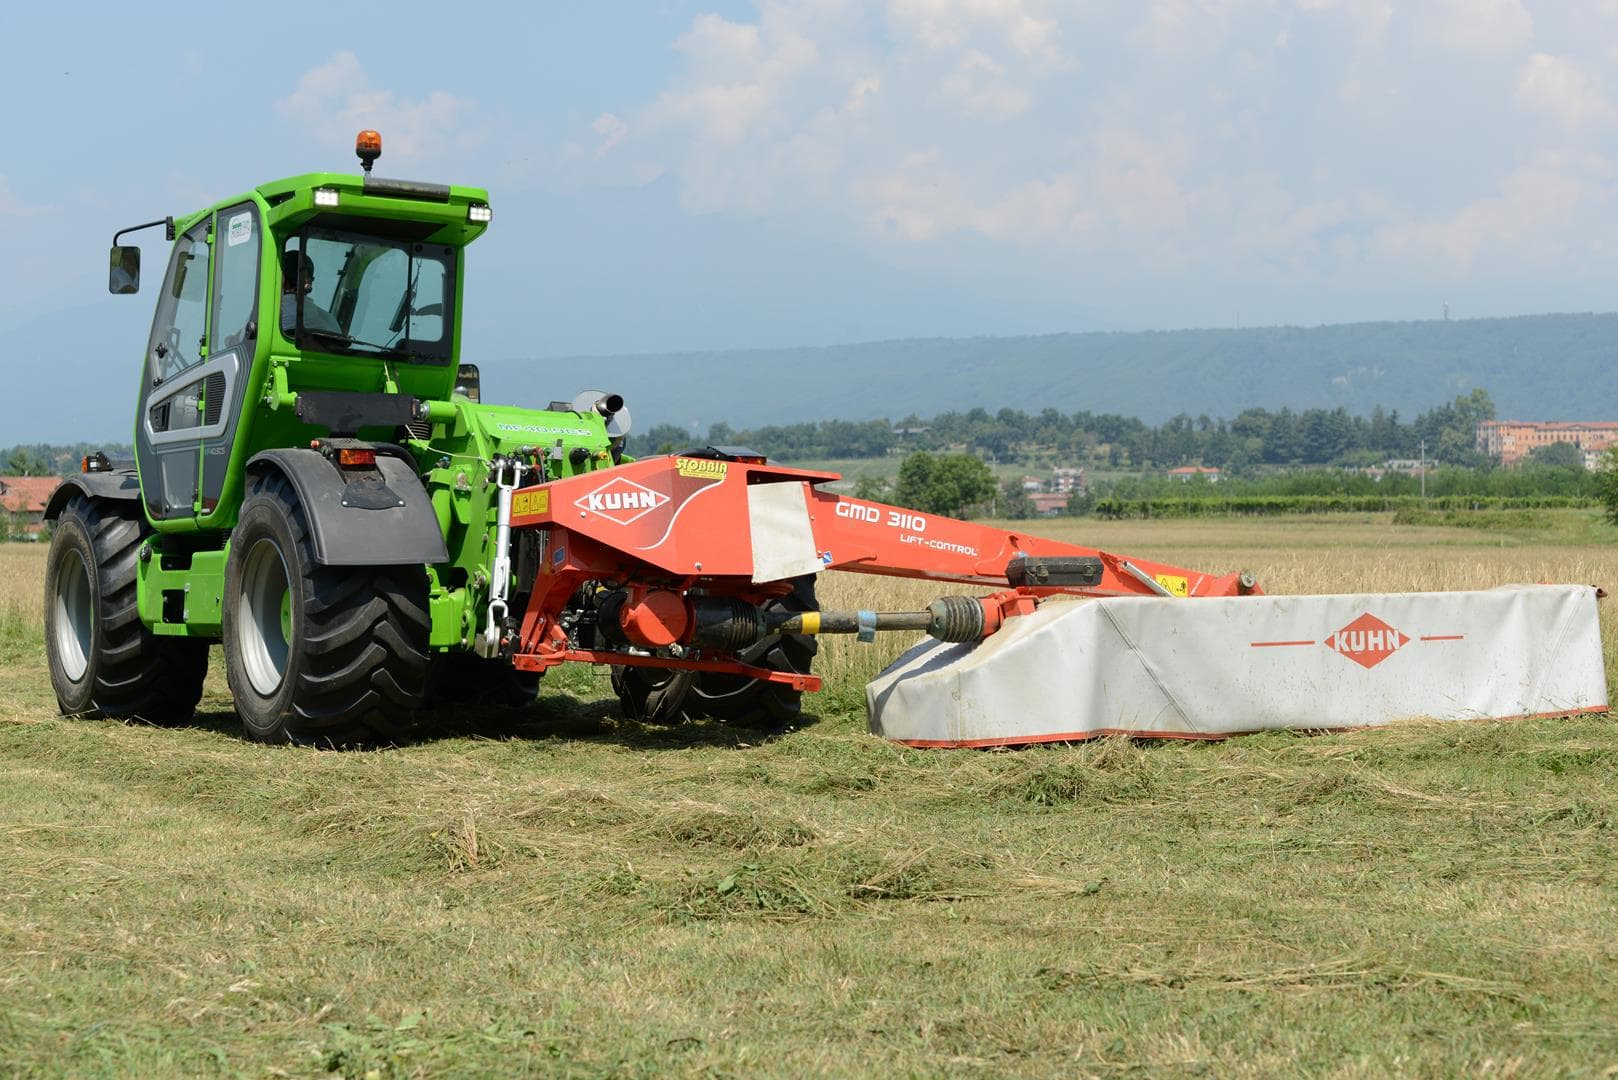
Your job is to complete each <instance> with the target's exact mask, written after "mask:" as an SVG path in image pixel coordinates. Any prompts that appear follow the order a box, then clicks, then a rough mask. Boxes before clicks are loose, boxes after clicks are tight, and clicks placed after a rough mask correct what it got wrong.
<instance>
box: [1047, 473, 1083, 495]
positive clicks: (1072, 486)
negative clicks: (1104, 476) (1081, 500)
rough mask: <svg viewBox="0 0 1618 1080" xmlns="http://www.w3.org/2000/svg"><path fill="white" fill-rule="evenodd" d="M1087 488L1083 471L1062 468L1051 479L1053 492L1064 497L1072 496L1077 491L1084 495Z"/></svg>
mask: <svg viewBox="0 0 1618 1080" xmlns="http://www.w3.org/2000/svg"><path fill="white" fill-rule="evenodd" d="M1086 487H1087V485H1086V484H1085V481H1084V470H1083V469H1071V468H1061V469H1057V470H1056V472H1055V473H1054V474H1053V475H1052V477H1051V490H1052V491H1059V492H1062V493H1063V494H1064V495H1071V494H1072V493H1073V492H1075V491H1077V492H1080V493H1082V492H1084V491H1085V489H1086Z"/></svg>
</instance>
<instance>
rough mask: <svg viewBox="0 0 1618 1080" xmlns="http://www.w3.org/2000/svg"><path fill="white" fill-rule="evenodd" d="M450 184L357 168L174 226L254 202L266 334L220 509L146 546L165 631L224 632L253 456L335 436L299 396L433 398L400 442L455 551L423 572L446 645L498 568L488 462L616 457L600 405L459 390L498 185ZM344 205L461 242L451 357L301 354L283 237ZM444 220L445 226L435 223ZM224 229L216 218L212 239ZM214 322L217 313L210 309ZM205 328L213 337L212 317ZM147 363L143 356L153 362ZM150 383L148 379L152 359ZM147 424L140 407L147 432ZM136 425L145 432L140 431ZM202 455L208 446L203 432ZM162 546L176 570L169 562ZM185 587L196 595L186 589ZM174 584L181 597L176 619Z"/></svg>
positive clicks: (153, 613)
mask: <svg viewBox="0 0 1618 1080" xmlns="http://www.w3.org/2000/svg"><path fill="white" fill-rule="evenodd" d="M318 189H326V190H328V191H335V192H336V193H337V199H338V206H337V208H336V210H335V211H334V210H333V208H331V207H327V206H317V205H316V204H315V192H316V191H317V190H318ZM447 190H448V195H447V199H444V200H441V201H428V200H423V199H412V198H401V197H394V196H391V195H381V194H376V193H368V192H367V191H366V188H365V182H364V179H363V178H362V177H359V176H353V175H347V174H339V173H308V174H305V175H302V176H294V177H289V178H287V179H284V180H277V181H274V182H273V183H269V184H263V185H260V186H259V187H257V188H255V189H253V190H252V191H249V192H247V193H245V194H241V195H236V196H233V197H232V198H229V199H224V200H221V201H220V202H218V203H216V204H214V205H213V206H210V207H208V208H207V209H204V210H201V211H198V212H196V213H194V214H191V215H189V216H187V217H183V218H177V219H176V220H175V232H176V235H180V236H183V235H184V234H185V233H186V231H187V230H189V229H191V228H192V227H194V226H195V225H196V224H197V223H198V222H200V221H203V220H205V219H209V217H210V215H218V214H219V213H220V212H221V211H223V210H226V209H229V208H234V207H238V206H240V205H241V204H242V203H248V202H250V203H252V204H253V206H254V207H256V208H257V211H258V214H259V215H260V221H261V224H262V229H261V233H260V238H261V239H260V245H259V249H260V250H259V262H260V265H259V275H258V282H259V284H258V307H257V311H258V317H257V322H258V325H259V327H260V329H259V332H258V334H257V336H256V341H255V344H254V348H253V354H252V359H251V364H250V366H249V365H246V364H244V369H245V370H246V375H245V379H246V385H245V392H244V395H243V397H242V402H243V405H242V413H241V417H240V420H239V423H238V427H237V429H236V433H235V438H234V440H233V442H232V443H231V444H230V446H229V466H228V471H227V472H226V478H225V483H224V487H223V490H222V491H221V493H220V496H219V498H218V501H217V502H216V503H215V504H214V505H213V506H211V507H206V508H205V507H203V506H201V505H197V506H195V511H196V513H195V514H194V515H193V516H189V517H181V518H170V519H151V524H152V526H153V528H154V529H155V530H156V531H157V535H155V536H153V537H152V538H151V540H150V541H149V543H150V546H151V549H152V557H151V558H150V559H148V560H146V561H144V562H142V563H141V566H140V572H139V590H140V596H139V611H140V617H141V620H142V621H143V622H145V623H146V624H147V625H148V626H151V627H152V628H153V629H154V630H155V631H156V632H157V633H161V634H184V635H192V636H200V637H209V638H216V637H218V636H219V634H220V622H221V607H222V604H223V602H224V596H223V593H224V567H225V562H226V559H227V558H228V552H229V531H230V529H232V528H233V527H234V526H235V524H236V519H237V515H238V514H239V512H240V509H241V501H242V498H243V492H244V487H245V476H246V464H247V462H248V460H249V459H250V458H252V456H253V455H255V454H257V453H259V452H260V451H263V450H267V449H273V448H280V447H301V446H308V445H309V444H310V441H311V440H313V439H317V438H320V437H322V436H323V435H325V434H326V432H325V431H324V430H323V429H321V428H317V427H312V426H310V425H308V424H305V423H303V422H302V421H300V420H299V419H298V417H297V414H296V410H295V405H296V401H297V395H298V394H299V393H301V392H304V391H314V390H320V391H349V392H360V393H397V394H404V395H407V396H409V397H413V398H416V399H418V400H419V401H420V402H422V403H423V404H424V406H425V407H426V411H427V417H428V420H429V421H430V423H431V434H430V435H429V436H428V437H427V438H425V439H418V438H414V437H411V438H407V439H404V440H402V445H404V446H405V448H406V449H407V450H409V451H410V453H411V454H412V455H413V456H414V457H415V459H416V461H417V465H418V471H419V475H420V476H421V478H422V482H423V485H424V487H425V488H426V490H427V493H428V495H429V497H430V499H431V501H432V506H433V510H434V512H435V514H436V515H437V517H438V521H439V525H440V527H441V528H442V529H443V530H444V536H445V542H446V547H447V550H448V552H449V561H448V562H447V563H444V564H442V565H438V566H430V567H427V568H426V570H427V574H428V579H429V582H430V587H431V594H430V597H429V610H430V612H431V616H432V632H431V642H432V645H433V646H434V647H436V648H440V649H458V648H464V647H467V645H468V644H469V643H470V641H471V640H472V637H473V636H474V635H475V634H477V633H478V632H479V631H480V630H481V620H482V618H483V612H484V610H485V609H486V607H487V602H488V594H489V589H488V579H489V573H490V568H491V567H492V565H493V563H494V553H493V550H492V547H493V543H494V533H495V525H496V511H497V506H498V496H497V488H496V487H495V486H494V484H493V483H492V482H491V480H490V470H491V464H492V462H493V461H494V459H495V457H496V456H497V455H504V456H513V455H516V454H518V453H519V452H520V453H522V454H523V455H524V457H525V458H527V459H528V460H531V461H537V462H540V463H541V466H542V472H540V473H530V474H529V477H531V479H525V480H524V483H525V484H526V483H538V482H540V481H541V479H546V480H554V479H559V478H562V477H566V476H571V475H575V474H576V473H578V472H582V471H591V470H595V469H602V468H610V467H612V465H613V464H614V459H613V455H612V441H611V439H610V438H609V436H608V435H607V431H606V423H605V421H604V420H603V419H602V418H601V417H600V416H599V415H597V414H595V413H594V412H589V413H582V414H581V413H575V412H552V411H545V410H534V409H519V408H512V407H508V406H499V405H483V404H478V403H474V402H472V401H469V400H468V399H466V398H464V397H460V396H458V395H456V394H455V393H454V388H455V384H456V375H457V366H458V364H459V362H460V343H461V318H462V315H463V313H464V310H465V303H464V299H465V297H464V290H463V283H464V281H465V274H464V269H465V247H466V245H467V244H470V243H471V242H472V241H473V240H475V239H477V238H478V237H479V236H481V235H482V233H483V231H484V230H485V228H487V225H486V224H484V223H480V222H473V221H470V220H468V209H469V207H471V206H473V205H477V204H481V205H485V206H486V205H487V204H488V194H487V192H485V191H484V190H483V189H481V188H471V187H460V186H454V185H451V186H450V187H449V188H448V189H447ZM334 213H340V214H341V215H342V217H343V220H344V221H345V223H347V224H348V225H352V223H353V222H354V221H355V219H361V218H369V219H385V220H386V221H389V222H409V223H412V227H413V228H414V233H413V236H414V237H415V238H418V239H423V242H427V243H432V244H438V245H445V246H448V247H451V248H453V249H454V252H455V265H454V273H455V284H454V294H453V304H454V310H453V323H452V324H451V326H450V328H449V329H450V333H451V335H452V337H451V339H450V358H449V361H448V362H447V363H443V362H426V361H406V360H402V359H394V358H388V359H383V358H380V357H368V356H353V355H343V354H333V353H325V352H318V351H311V350H300V349H299V348H298V347H297V346H296V344H295V343H294V342H293V341H291V340H289V339H288V338H287V337H286V336H285V335H283V334H282V332H281V328H280V318H279V316H278V314H277V315H276V316H275V317H272V316H271V313H272V312H276V313H278V312H279V310H280V302H281V270H280V258H279V252H280V250H281V248H282V245H283V244H284V243H285V241H286V240H287V238H289V237H291V236H294V235H296V234H297V233H298V231H299V230H300V229H302V228H303V227H304V226H305V225H306V224H310V223H312V222H315V223H320V222H324V221H325V220H326V218H324V217H322V215H331V214H334ZM435 225H436V226H437V228H432V226H435ZM219 228H220V223H219V221H218V219H217V217H215V218H214V219H213V233H212V235H210V244H211V243H212V242H213V236H216V235H217V234H218V233H219ZM210 265H213V263H212V260H211V261H210ZM210 272H211V271H210ZM211 295H212V289H211V286H210V296H211ZM210 307H211V301H210ZM209 318H210V320H211V319H212V313H211V311H210V314H209ZM208 332H209V333H210V334H211V333H212V328H211V326H210V327H209V331H208ZM209 340H210V342H211V338H210V339H209ZM203 355H204V356H205V355H206V352H205V351H204V353H203ZM146 363H147V360H146V358H145V356H144V355H143V357H142V364H143V365H145V364H146ZM142 378H143V379H144V378H146V372H145V369H144V367H143V369H142ZM142 385H144V384H142ZM140 422H141V418H140V417H139V416H137V417H136V423H137V427H138V425H139V424H140ZM138 434H139V433H138V431H137V437H138ZM396 434H397V433H396V431H395V429H392V428H386V429H382V428H378V429H365V430H362V431H361V432H360V433H359V437H360V438H362V439H369V440H373V441H379V442H380V441H390V442H391V441H395V439H396ZM580 447H582V448H583V449H584V450H585V451H587V454H585V455H581V456H582V457H583V460H582V461H580V462H578V463H575V462H574V461H573V460H572V457H573V453H572V452H573V451H574V450H575V449H576V448H580ZM198 453H199V456H200V455H201V454H202V453H203V448H202V444H201V442H200V441H199V449H198ZM199 468H200V466H199ZM143 485H144V479H143ZM143 502H144V500H143ZM198 534H201V535H198ZM198 546H202V547H205V548H206V547H214V548H216V550H205V551H198V552H196V553H195V554H192V555H191V556H190V557H189V559H187V558H186V557H185V556H184V555H182V554H181V553H182V552H187V553H188V552H192V551H193V550H194V549H195V548H197V547H198ZM165 554H168V555H169V559H168V561H169V562H170V563H171V565H173V566H175V567H176V568H175V569H167V570H166V569H163V566H162V564H163V562H164V561H165V560H164V558H163V556H164V555H165ZM182 566H183V567H184V568H180V567H182ZM187 586H189V587H190V591H189V592H186V591H185V590H186V587H187ZM176 591H178V594H179V595H180V596H183V597H184V598H185V599H184V602H183V605H182V606H183V614H182V616H181V617H180V618H179V619H178V620H176V619H175V618H174V614H175V601H174V599H173V597H174V595H175V593H176ZM165 593H168V594H169V596H170V601H169V608H168V615H169V618H168V620H167V621H165V618H164V614H165V607H164V594H165Z"/></svg>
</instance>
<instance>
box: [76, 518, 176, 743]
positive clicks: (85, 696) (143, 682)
mask: <svg viewBox="0 0 1618 1080" xmlns="http://www.w3.org/2000/svg"><path fill="white" fill-rule="evenodd" d="M145 535H146V527H145V522H144V521H142V520H141V518H140V509H139V506H138V505H136V504H128V506H127V508H126V505H125V504H122V503H106V502H99V501H95V500H91V499H87V498H83V497H82V496H81V497H76V498H74V499H72V500H71V501H70V502H69V503H68V504H67V506H66V507H65V508H64V509H63V510H62V514H61V516H60V517H59V518H58V519H57V521H56V531H55V534H54V535H53V536H52V537H51V549H50V554H49V555H48V556H47V560H48V561H47V563H46V567H45V655H46V658H47V659H48V661H49V663H50V670H51V686H52V687H53V688H54V689H55V691H56V703H57V705H58V707H60V708H61V710H62V712H63V713H64V714H66V715H70V716H71V715H81V714H100V715H102V716H109V717H114V718H117V719H139V720H145V721H147V722H149V723H153V724H178V723H184V722H185V721H186V720H189V719H190V718H191V715H192V713H194V712H195V711H196V708H197V702H198V700H200V699H201V697H202V680H203V678H204V677H205V676H206V675H207V673H208V643H207V642H206V641H199V640H196V639H193V638H187V637H170V636H158V635H157V634H154V633H152V632H151V631H150V630H148V629H147V628H146V626H145V624H143V623H142V622H141V621H140V612H139V610H138V607H137V604H136V593H137V591H138V588H139V586H138V584H137V582H136V576H137V575H136V559H137V558H138V557H139V555H138V552H139V548H140V544H141V541H142V539H144V538H145Z"/></svg>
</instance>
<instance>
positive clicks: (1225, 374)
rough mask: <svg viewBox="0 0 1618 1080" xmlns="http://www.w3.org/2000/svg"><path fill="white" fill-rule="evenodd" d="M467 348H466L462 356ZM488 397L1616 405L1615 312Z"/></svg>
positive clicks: (813, 404)
mask: <svg viewBox="0 0 1618 1080" xmlns="http://www.w3.org/2000/svg"><path fill="white" fill-rule="evenodd" d="M468 359H473V358H471V357H469V358H468ZM483 367H484V388H485V397H486V400H489V401H512V402H513V403H522V404H534V403H539V404H543V403H544V402H545V401H547V400H549V399H550V398H553V397H554V398H565V397H571V396H572V394H573V390H574V389H575V388H579V389H582V388H584V387H586V386H589V387H596V388H599V389H606V390H613V391H616V392H618V393H621V394H623V395H624V397H625V398H626V399H627V400H628V402H629V404H630V406H631V408H632V410H633V413H634V416H635V422H636V426H637V427H640V428H643V429H644V428H645V427H646V426H649V425H650V424H654V423H672V424H680V425H683V426H686V427H688V428H690V429H692V430H700V431H705V430H706V429H707V427H708V425H709V424H711V423H714V422H719V421H723V422H725V423H728V424H730V425H732V426H734V427H738V428H741V427H754V426H757V425H760V424H772V423H791V422H797V421H804V420H817V419H826V418H836V419H847V420H864V419H872V418H875V417H888V418H890V419H894V420H898V419H901V418H903V417H905V416H908V415H911V414H914V415H916V416H922V417H926V416H932V415H935V414H937V413H941V412H946V411H949V410H965V409H969V408H972V407H973V406H977V405H981V406H984V407H985V408H988V409H990V410H991V411H993V410H995V409H999V408H1002V407H1011V408H1018V409H1024V410H1027V411H1030V412H1037V411H1039V410H1040V409H1044V408H1047V407H1049V408H1055V409H1057V410H1060V411H1062V412H1068V413H1071V412H1076V411H1078V410H1081V409H1087V410H1090V411H1092V412H1114V413H1121V414H1124V415H1127V416H1138V417H1140V418H1142V419H1143V420H1146V421H1147V422H1148V423H1153V424H1156V423H1161V422H1162V421H1163V420H1166V419H1168V418H1169V417H1172V416H1175V415H1177V414H1179V413H1187V414H1189V415H1191V416H1193V417H1195V416H1197V415H1199V414H1204V413H1206V414H1207V415H1209V416H1211V417H1227V418H1228V417H1234V416H1235V415H1237V414H1238V413H1240V412H1241V411H1242V410H1243V409H1247V408H1251V407H1254V406H1262V407H1265V408H1269V409H1277V408H1281V407H1283V406H1290V407H1291V408H1294V409H1304V408H1315V407H1320V408H1336V407H1337V406H1343V407H1344V408H1346V409H1348V410H1349V411H1350V412H1351V413H1355V414H1361V415H1363V414H1367V413H1369V412H1370V411H1371V409H1372V408H1373V407H1375V406H1377V405H1381V406H1383V407H1384V408H1386V409H1398V410H1399V411H1400V413H1401V414H1402V415H1404V416H1406V417H1410V416H1413V415H1414V414H1415V413H1417V412H1420V411H1422V410H1425V409H1428V408H1431V407H1432V406H1435V405H1438V404H1441V403H1444V402H1448V401H1451V400H1453V399H1454V398H1455V397H1456V396H1458V395H1460V394H1465V393H1468V392H1470V391H1471V390H1472V389H1474V388H1476V387H1483V388H1485V389H1487V390H1488V391H1489V393H1490V395H1491V396H1492V397H1493V399H1494V401H1495V404H1496V406H1497V408H1498V414H1499V415H1500V416H1501V417H1521V418H1525V419H1590V420H1596V419H1613V418H1618V314H1600V315H1594V314H1582V315H1531V316H1522V317H1518V318H1510V319H1468V320H1456V321H1434V322H1381V323H1352V324H1345V325H1339V326H1318V327H1310V328H1305V327H1290V326H1281V327H1255V328H1252V329H1243V330H1172V331H1152V332H1142V333H1083V334H1049V335H1043V336H1039V337H1006V338H953V339H927V340H908V341H881V342H871V343H867V344H858V345H841V346H829V347H825V348H794V349H753V350H745V351H736V352H711V353H703V352H696V353H668V354H659V355H639V356H600V357H555V358H547V359H543V360H526V361H506V362H496V363H485V364H484V365H483Z"/></svg>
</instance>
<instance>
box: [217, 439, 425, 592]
mask: <svg viewBox="0 0 1618 1080" xmlns="http://www.w3.org/2000/svg"><path fill="white" fill-rule="evenodd" d="M376 449H377V455H376V465H377V469H378V470H379V471H380V472H381V474H382V482H383V484H385V485H386V486H387V487H386V489H387V490H388V491H391V492H393V493H394V494H395V495H397V496H398V499H397V500H396V502H397V505H393V506H382V507H378V508H375V509H372V508H370V507H368V506H360V505H352V506H345V505H343V503H344V499H343V495H344V489H345V488H346V487H347V485H346V484H345V483H344V480H343V474H342V472H341V471H340V470H339V469H338V468H337V466H336V465H334V464H332V463H331V462H330V461H328V460H327V459H326V458H325V457H324V456H322V455H321V454H319V453H318V452H316V451H314V450H265V451H262V452H260V453H258V454H254V455H253V457H252V458H251V460H249V461H248V462H247V475H248V476H249V477H253V476H258V475H261V474H263V473H265V472H272V471H273V472H279V473H280V474H281V475H282V476H285V477H286V478H287V480H288V481H290V482H291V484H292V488H293V490H294V491H296V492H297V493H298V501H299V502H300V503H302V504H303V508H304V512H305V513H306V514H308V515H309V532H310V539H311V541H312V542H313V546H314V554H315V561H316V562H317V563H320V564H321V565H322V566H410V565H414V566H426V565H429V564H432V563H445V562H449V550H448V549H447V548H446V547H445V546H444V534H443V531H442V530H440V529H439V527H438V515H437V514H435V513H434V512H433V504H432V499H431V498H430V497H429V496H428V494H427V489H426V488H425V487H423V486H422V483H421V478H420V477H419V476H417V475H416V470H415V468H414V466H413V465H412V463H411V462H409V461H408V460H407V459H406V458H405V457H404V456H403V455H402V454H400V455H395V454H393V453H390V452H389V450H390V448H387V447H381V446H379V447H377V448H376Z"/></svg>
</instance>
